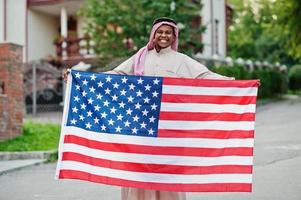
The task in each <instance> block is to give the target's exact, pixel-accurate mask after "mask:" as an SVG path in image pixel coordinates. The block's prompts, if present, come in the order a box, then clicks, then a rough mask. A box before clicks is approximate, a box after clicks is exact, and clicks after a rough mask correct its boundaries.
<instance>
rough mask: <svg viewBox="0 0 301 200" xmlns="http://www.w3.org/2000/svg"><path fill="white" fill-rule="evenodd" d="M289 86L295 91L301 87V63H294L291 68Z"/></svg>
mask: <svg viewBox="0 0 301 200" xmlns="http://www.w3.org/2000/svg"><path fill="white" fill-rule="evenodd" d="M288 77H289V88H290V89H291V90H293V91H296V90H300V89H301V65H294V66H293V67H292V68H291V69H290V70H289V74H288Z"/></svg>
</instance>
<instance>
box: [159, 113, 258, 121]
mask: <svg viewBox="0 0 301 200" xmlns="http://www.w3.org/2000/svg"><path fill="white" fill-rule="evenodd" d="M160 120H182V121H252V122H253V121H254V120H255V113H244V114H235V113H222V114H221V113H203V112H202V113H201V112H166V111H161V112H160Z"/></svg>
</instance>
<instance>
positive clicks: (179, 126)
mask: <svg viewBox="0 0 301 200" xmlns="http://www.w3.org/2000/svg"><path fill="white" fill-rule="evenodd" d="M158 126H159V129H171V130H200V129H204V130H207V129H208V130H227V131H228V130H229V131H231V130H246V131H249V130H254V122H247V121H240V122H228V121H226V122H225V121H174V120H159V125H158Z"/></svg>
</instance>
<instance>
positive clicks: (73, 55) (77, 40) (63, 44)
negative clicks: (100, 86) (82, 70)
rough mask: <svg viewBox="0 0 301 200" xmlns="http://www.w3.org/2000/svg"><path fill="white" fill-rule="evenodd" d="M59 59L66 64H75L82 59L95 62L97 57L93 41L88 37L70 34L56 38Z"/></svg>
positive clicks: (55, 43)
mask: <svg viewBox="0 0 301 200" xmlns="http://www.w3.org/2000/svg"><path fill="white" fill-rule="evenodd" d="M54 45H55V47H56V56H57V59H58V60H60V62H61V63H62V64H63V65H64V66H73V65H75V64H77V63H78V62H80V61H83V62H85V63H94V62H95V61H96V59H97V56H96V54H95V53H94V50H93V41H92V40H91V39H90V38H89V37H88V36H85V37H77V36H69V37H67V38H65V37H59V38H57V39H55V41H54Z"/></svg>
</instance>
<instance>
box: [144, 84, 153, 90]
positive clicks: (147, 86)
mask: <svg viewBox="0 0 301 200" xmlns="http://www.w3.org/2000/svg"><path fill="white" fill-rule="evenodd" d="M144 87H145V91H150V89H151V87H152V86H150V85H149V84H147V85H146V86H144Z"/></svg>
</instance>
